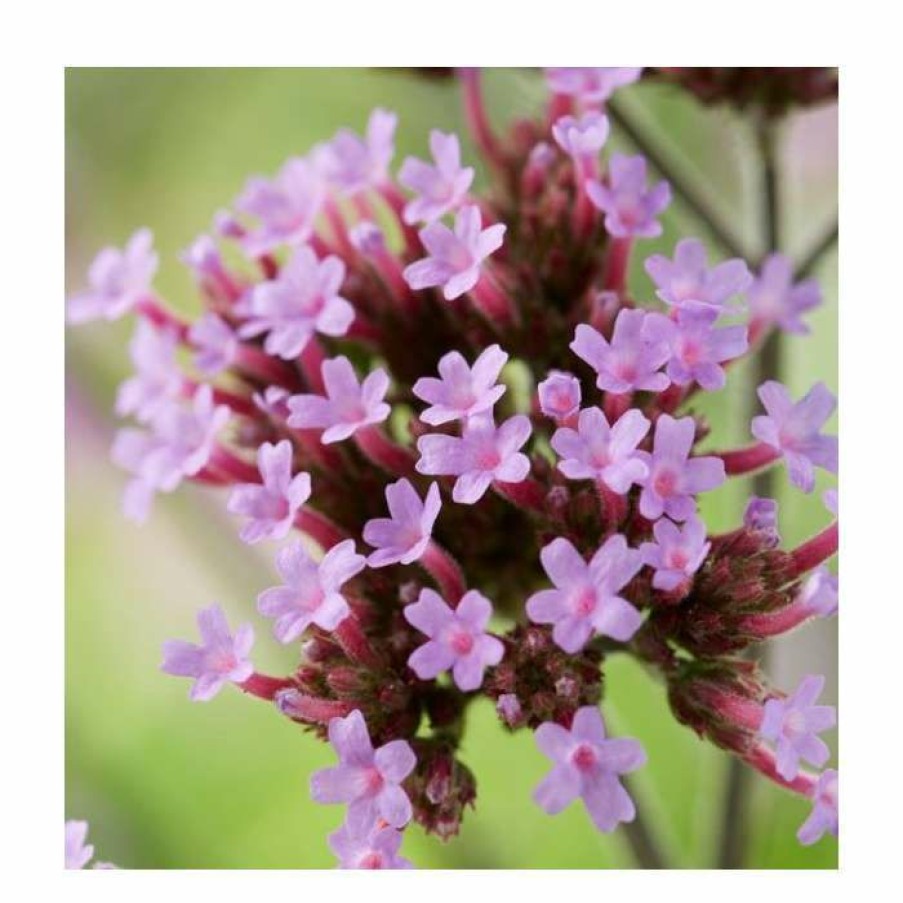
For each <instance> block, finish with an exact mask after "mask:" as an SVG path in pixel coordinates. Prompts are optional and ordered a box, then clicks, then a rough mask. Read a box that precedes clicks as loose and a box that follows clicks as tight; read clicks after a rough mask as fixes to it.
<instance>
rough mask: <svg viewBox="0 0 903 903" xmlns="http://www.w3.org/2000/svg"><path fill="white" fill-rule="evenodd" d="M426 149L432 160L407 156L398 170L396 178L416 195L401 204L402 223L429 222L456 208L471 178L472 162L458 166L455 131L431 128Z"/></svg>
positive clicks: (458, 157) (458, 148)
mask: <svg viewBox="0 0 903 903" xmlns="http://www.w3.org/2000/svg"><path fill="white" fill-rule="evenodd" d="M430 152H431V153H432V155H433V161H434V164H433V165H432V166H431V165H430V164H429V163H424V162H423V161H422V160H418V159H417V158H416V157H408V158H407V159H406V160H405V161H404V163H402V165H401V169H400V170H399V171H398V181H399V182H400V183H401V184H402V185H404V187H405V188H407V189H408V190H409V191H413V192H415V193H416V195H417V196H416V197H415V198H414V199H413V200H411V201H408V203H407V204H406V206H405V208H404V221H405V222H406V223H409V224H410V223H431V222H433V221H434V220H437V219H441V217H443V216H445V214H446V213H449V212H451V211H452V210H454V209H456V208H457V206H458V205H459V204H460V203H461V201H463V200H464V198H465V197H467V189H468V188H470V186H471V183H472V182H473V176H474V171H473V167H472V166H461V146H460V144H459V143H458V136H457V135H448V134H446V133H445V132H440V131H439V130H438V129H433V131H431V132H430Z"/></svg>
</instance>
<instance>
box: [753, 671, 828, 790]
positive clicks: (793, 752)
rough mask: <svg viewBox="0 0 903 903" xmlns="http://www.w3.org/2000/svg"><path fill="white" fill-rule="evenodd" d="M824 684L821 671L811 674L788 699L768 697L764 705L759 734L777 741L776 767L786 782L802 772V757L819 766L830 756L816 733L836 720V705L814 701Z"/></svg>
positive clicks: (766, 738)
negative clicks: (819, 703)
mask: <svg viewBox="0 0 903 903" xmlns="http://www.w3.org/2000/svg"><path fill="white" fill-rule="evenodd" d="M824 685H825V679H824V677H822V676H821V675H820V674H818V675H817V674H809V675H807V676H806V677H804V678H803V679H802V680H801V681H800V685H799V686H798V687H797V688H796V690H794V692H793V693H791V694H790V695H789V696H787V697H786V698H785V699H769V700H767V701H766V703H765V705H764V706H763V709H762V724H761V725H760V727H759V736H760V737H762V739H764V740H770V741H772V742H773V743H774V744H775V753H776V759H775V768H776V769H777V772H778V774H779V775H780V776H781V777H782V778H784V779H785V780H787V781H792V780H793V779H794V778H795V777H796V776H797V774H799V770H800V759H804V760H805V761H806V762H809V763H811V764H812V765H815V766H816V767H817V768H820V767H821V766H822V765H824V764H825V762H827V761H828V757H829V756H830V751H829V750H828V747H827V746H826V745H825V743H824V741H823V740H821V739H820V738H819V737H818V736H816V735H817V734H818V733H820V732H821V731H826V730H828V728H831V727H834V725H835V724H836V723H837V715H836V713H835V711H834V706H830V705H815V704H814V703H815V700H816V699H817V698H818V696H819V694H820V693H821V691H822V688H823V687H824Z"/></svg>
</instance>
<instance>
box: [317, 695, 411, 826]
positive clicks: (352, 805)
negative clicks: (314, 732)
mask: <svg viewBox="0 0 903 903" xmlns="http://www.w3.org/2000/svg"><path fill="white" fill-rule="evenodd" d="M329 742H330V743H331V744H332V746H333V748H334V749H335V751H336V752H337V753H338V756H339V764H338V765H336V766H335V767H333V768H324V769H321V770H320V771H317V772H314V774H312V775H311V778H310V792H311V796H312V797H313V798H314V800H315V801H316V802H318V803H347V804H348V820H349V822H350V823H354V824H358V823H361V824H363V823H367V822H369V823H370V824H371V825H373V824H375V823H376V820H377V819H378V818H381V819H383V820H384V821H385V822H387V823H388V824H389V825H391V826H392V827H393V828H403V827H404V826H405V825H406V824H407V823H408V822H409V821H410V820H411V801H410V799H408V795H407V794H406V793H405V792H404V790H403V789H402V786H401V784H402V781H404V779H405V778H406V777H407V776H408V775H409V774H410V773H411V772H412V771H413V770H414V766H415V765H416V764H417V759H416V757H415V755H414V751H413V750H412V749H411V745H410V744H409V743H408V742H407V740H392V741H390V742H389V743H386V744H385V745H384V746H381V747H379V749H376V750H374V748H373V744H372V743H371V742H370V733H369V731H368V730H367V724H366V722H365V721H364V716H363V715H362V714H361V713H360V711H358V710H357V709H355V710H354V711H353V712H351V714H349V715H347V716H346V717H344V718H333V719H332V720H331V721H330V722H329ZM358 820H359V821H358Z"/></svg>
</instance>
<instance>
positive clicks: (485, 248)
mask: <svg viewBox="0 0 903 903" xmlns="http://www.w3.org/2000/svg"><path fill="white" fill-rule="evenodd" d="M505 228H506V227H505V225H504V224H503V223H496V224H494V225H492V226H489V227H487V228H486V229H484V228H483V223H482V219H481V217H480V208H479V207H476V206H472V205H471V206H467V207H462V208H461V209H460V210H459V211H458V212H457V214H456V215H455V228H454V231H452V230H451V229H449V228H448V226H446V225H444V224H443V223H440V222H434V223H430V224H429V225H428V226H426V228H424V229H421V230H420V241H421V242H422V243H423V247H424V248H425V249H426V251H427V255H428V256H426V257H425V258H423V260H418V261H417V262H416V263H412V264H411V265H410V266H407V267H405V270H404V278H405V281H406V282H407V283H408V285H409V286H410V287H411V288H413V289H423V288H432V287H433V286H440V285H441V286H442V294H443V296H444V297H445V300H446V301H454V300H455V298H459V297H460V296H461V295H463V294H464V293H465V292H469V291H470V290H471V289H472V288H473V287H474V286H475V285H476V284H477V282H478V281H479V279H480V265H481V264H482V263H483V261H484V260H485V259H486V258H487V257H489V255H490V254H492V253H493V251H497V250H498V249H499V248H500V247H501V246H502V238H503V236H504V234H505Z"/></svg>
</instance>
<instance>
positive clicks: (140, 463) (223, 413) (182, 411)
mask: <svg viewBox="0 0 903 903" xmlns="http://www.w3.org/2000/svg"><path fill="white" fill-rule="evenodd" d="M229 416H230V415H229V409H228V408H227V407H225V406H224V405H216V404H214V402H213V390H212V389H211V388H210V386H207V385H204V386H201V387H200V388H199V389H198V390H197V391H196V392H195V393H194V397H193V399H192V403H191V406H190V407H186V406H185V405H182V404H179V403H177V402H171V403H170V404H167V405H166V406H165V407H163V408H161V409H160V410H159V411H157V412H156V413H155V415H154V418H153V420H152V421H151V423H150V429H149V430H140V429H131V428H126V429H122V430H120V431H119V432H118V433H117V434H116V439H115V440H114V442H113V448H112V451H111V456H112V458H113V461H114V462H115V463H116V464H117V465H118V466H120V467H122V468H123V469H124V470H126V471H128V472H129V473H131V474H132V475H133V476H134V479H133V480H132V481H131V482H130V483H129V485H128V486H127V487H126V491H125V496H124V498H123V510H124V512H125V515H126V516H127V517H129V518H130V519H132V520H136V521H139V522H140V521H143V520H145V519H146V518H147V516H148V514H149V513H150V506H151V502H152V500H153V495H154V492H172V491H173V490H174V489H175V488H176V487H177V486H178V485H179V483H181V482H182V480H183V478H185V477H187V476H194V475H195V474H197V473H199V472H200V471H201V470H202V469H203V468H204V467H205V465H206V464H207V462H208V461H209V459H210V456H211V454H212V452H213V449H214V447H215V445H216V438H217V435H218V434H219V433H220V431H221V430H222V429H223V427H224V426H225V425H226V423H227V422H228V420H229Z"/></svg>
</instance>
